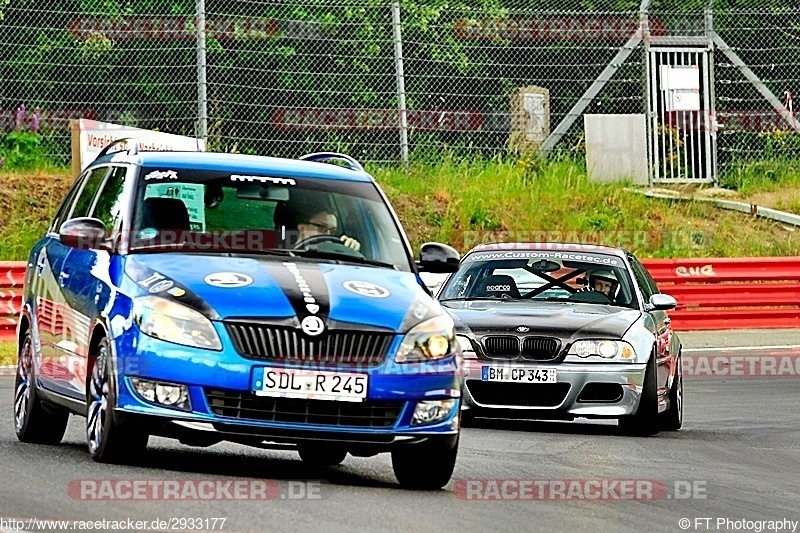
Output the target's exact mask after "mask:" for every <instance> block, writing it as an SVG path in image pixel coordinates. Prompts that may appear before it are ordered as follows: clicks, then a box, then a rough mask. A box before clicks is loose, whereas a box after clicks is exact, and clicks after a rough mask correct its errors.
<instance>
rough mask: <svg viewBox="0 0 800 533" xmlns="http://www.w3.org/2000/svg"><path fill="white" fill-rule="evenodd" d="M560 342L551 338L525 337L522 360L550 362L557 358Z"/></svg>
mask: <svg viewBox="0 0 800 533" xmlns="http://www.w3.org/2000/svg"><path fill="white" fill-rule="evenodd" d="M560 348H561V341H559V340H558V339H554V338H552V337H525V340H524V341H523V342H522V358H523V359H527V360H529V361H552V360H553V359H556V358H558V353H559V349H560Z"/></svg>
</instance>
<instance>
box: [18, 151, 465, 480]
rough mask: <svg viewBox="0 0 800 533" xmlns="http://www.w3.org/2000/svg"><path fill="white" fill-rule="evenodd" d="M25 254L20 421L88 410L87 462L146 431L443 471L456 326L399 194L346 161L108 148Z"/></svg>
mask: <svg viewBox="0 0 800 533" xmlns="http://www.w3.org/2000/svg"><path fill="white" fill-rule="evenodd" d="M109 148H110V147H107V148H106V150H104V152H103V153H102V154H101V155H100V156H99V157H98V158H97V160H95V161H94V162H93V163H92V164H91V165H90V166H89V167H88V168H87V169H86V170H85V171H84V172H83V173H82V174H81V176H80V177H79V178H78V179H77V180H76V182H75V184H74V185H73V187H72V189H71V190H70V192H69V194H68V195H67V197H66V199H65V200H64V202H63V203H62V205H61V207H60V208H59V210H58V213H57V214H56V215H55V218H54V219H53V222H52V224H51V225H50V227H49V229H48V231H47V234H46V235H45V236H44V238H43V239H42V240H41V241H40V242H38V243H37V244H36V246H34V248H33V250H32V251H31V253H30V257H29V259H28V268H27V274H26V278H25V290H24V302H23V311H22V313H21V316H20V318H19V325H18V337H19V363H18V367H17V372H16V387H15V396H14V420H15V425H16V433H17V436H18V438H19V439H20V440H21V441H24V442H35V443H58V442H60V441H61V439H62V438H63V436H64V432H65V428H66V425H67V420H68V417H69V415H70V414H77V415H81V416H85V417H86V439H87V443H88V448H89V453H90V454H91V456H92V457H93V458H94V459H95V460H97V461H100V462H124V461H127V460H131V459H132V458H136V457H137V456H141V453H142V452H143V451H144V449H145V447H146V446H147V441H148V437H149V436H150V435H159V436H165V437H171V438H176V439H179V440H180V441H181V442H182V443H185V444H189V445H194V446H208V445H213V444H215V443H218V442H221V441H232V442H238V443H242V444H248V445H252V446H258V447H264V448H277V447H280V448H285V447H287V445H288V446H294V447H296V449H297V451H298V452H299V454H300V457H301V458H302V459H303V460H304V461H307V462H309V463H312V464H315V465H318V466H323V465H336V464H339V463H341V462H342V461H343V460H344V459H345V457H346V455H347V453H350V454H352V455H356V456H362V457H364V456H372V455H375V454H377V453H380V452H391V454H392V463H393V467H394V471H395V474H396V476H397V478H398V480H399V481H400V483H401V485H403V486H407V487H415V488H440V487H442V486H444V485H445V484H446V483H447V482H448V481H449V479H450V477H451V475H452V471H453V466H454V463H455V459H456V453H457V449H458V437H459V411H460V390H461V380H462V366H461V365H462V363H461V353H460V349H459V344H458V342H456V340H455V334H454V325H453V321H452V319H451V318H450V316H449V315H448V314H447V313H446V312H445V311H443V309H442V308H441V307H440V306H439V304H438V303H437V302H436V301H434V300H433V299H432V298H431V296H430V294H429V293H428V292H427V290H426V289H425V288H424V284H423V283H422V281H421V279H420V276H419V272H420V270H428V271H439V272H446V271H453V270H455V269H456V268H457V265H458V254H457V252H456V251H455V250H453V249H452V248H450V247H448V246H446V245H442V244H437V243H427V244H424V245H423V246H422V248H421V250H420V260H419V261H418V262H416V261H415V260H414V259H413V256H412V254H411V252H410V248H409V244H408V241H407V239H406V237H405V235H404V233H403V230H402V229H401V227H400V224H399V223H398V220H397V217H396V216H395V214H394V212H393V211H392V208H391V207H390V205H389V203H388V202H387V200H386V198H385V196H384V195H383V193H382V192H381V190H380V188H379V187H378V185H377V184H376V183H375V181H374V180H373V178H372V177H371V176H370V175H369V174H367V173H365V172H364V170H363V168H362V167H361V166H360V165H359V164H358V162H356V161H355V160H353V159H352V158H350V157H348V156H345V155H341V154H331V153H322V154H310V155H308V156H304V157H303V158H301V159H300V160H289V159H278V158H268V157H258V156H245V155H235V154H219V153H177V152H136V151H135V150H130V151H117V152H111V151H109Z"/></svg>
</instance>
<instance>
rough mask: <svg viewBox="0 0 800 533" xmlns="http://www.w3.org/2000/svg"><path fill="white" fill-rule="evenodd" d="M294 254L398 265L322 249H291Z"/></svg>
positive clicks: (394, 267) (352, 261)
mask: <svg viewBox="0 0 800 533" xmlns="http://www.w3.org/2000/svg"><path fill="white" fill-rule="evenodd" d="M291 252H292V253H293V254H294V255H297V256H300V257H309V258H314V259H333V260H336V261H345V262H349V263H359V264H364V265H372V266H378V267H384V268H391V269H392V270H397V266H396V265H393V264H391V263H384V262H383V261H376V260H375V259H367V258H366V257H358V256H355V255H347V254H340V253H336V252H323V251H322V250H314V249H310V248H309V249H304V250H291Z"/></svg>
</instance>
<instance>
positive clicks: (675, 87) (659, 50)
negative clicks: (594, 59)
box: [647, 46, 717, 184]
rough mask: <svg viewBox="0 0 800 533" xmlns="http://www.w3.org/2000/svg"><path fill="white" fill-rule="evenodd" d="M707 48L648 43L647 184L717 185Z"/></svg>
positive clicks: (710, 67) (709, 57)
mask: <svg viewBox="0 0 800 533" xmlns="http://www.w3.org/2000/svg"><path fill="white" fill-rule="evenodd" d="M710 59H711V56H710V54H709V49H708V48H707V47H702V48H701V47H663V46H659V47H651V48H650V51H649V61H648V76H647V84H648V91H647V103H648V137H649V143H648V157H649V158H650V181H651V183H713V184H716V181H717V180H716V161H715V155H714V154H715V143H716V137H715V135H714V117H713V112H712V109H713V102H714V97H713V83H712V81H711V70H712V66H711V65H710V64H709V61H710Z"/></svg>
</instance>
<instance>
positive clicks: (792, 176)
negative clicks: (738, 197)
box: [720, 158, 800, 196]
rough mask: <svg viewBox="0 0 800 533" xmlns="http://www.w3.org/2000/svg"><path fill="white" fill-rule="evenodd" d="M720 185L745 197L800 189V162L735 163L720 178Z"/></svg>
mask: <svg viewBox="0 0 800 533" xmlns="http://www.w3.org/2000/svg"><path fill="white" fill-rule="evenodd" d="M720 185H721V186H723V187H727V188H730V189H735V190H737V191H739V193H740V194H742V195H744V196H747V195H750V194H754V193H758V192H768V191H777V190H780V189H783V188H786V187H800V161H798V160H794V159H788V158H777V159H767V160H763V161H750V162H738V163H733V164H731V165H729V170H728V171H727V172H725V173H724V174H723V175H722V177H721V178H720Z"/></svg>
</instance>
